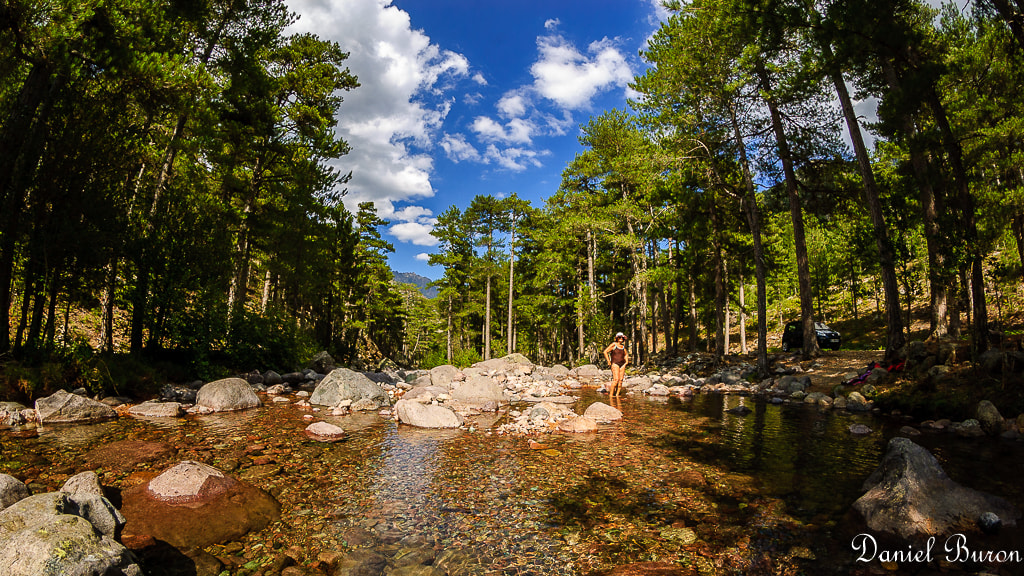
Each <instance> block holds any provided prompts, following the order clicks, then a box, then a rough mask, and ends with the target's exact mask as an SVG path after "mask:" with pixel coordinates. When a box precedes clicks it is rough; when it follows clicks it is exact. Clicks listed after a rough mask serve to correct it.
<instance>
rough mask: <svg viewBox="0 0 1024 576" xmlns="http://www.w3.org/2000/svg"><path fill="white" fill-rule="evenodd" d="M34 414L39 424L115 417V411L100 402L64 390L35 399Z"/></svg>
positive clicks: (90, 420)
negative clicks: (37, 417)
mask: <svg viewBox="0 0 1024 576" xmlns="http://www.w3.org/2000/svg"><path fill="white" fill-rule="evenodd" d="M36 414H38V416H39V423H40V424H60V423H69V422H92V421H95V420H109V419H111V418H117V412H115V411H114V409H113V408H111V407H110V406H107V405H106V404H104V403H102V402H97V401H95V400H90V399H89V398H85V397H83V396H79V395H77V394H71V393H70V392H67V391H65V390H58V391H56V392H54V394H53V395H52V396H48V397H46V398H40V399H39V400H36Z"/></svg>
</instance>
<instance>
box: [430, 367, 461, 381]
mask: <svg viewBox="0 0 1024 576" xmlns="http://www.w3.org/2000/svg"><path fill="white" fill-rule="evenodd" d="M460 377H464V376H463V375H461V373H460V372H459V369H458V368H456V367H455V366H452V365H451V364H444V365H442V366H435V367H433V368H431V369H430V383H431V384H432V385H434V386H451V383H452V382H455V381H456V380H459V379H460Z"/></svg>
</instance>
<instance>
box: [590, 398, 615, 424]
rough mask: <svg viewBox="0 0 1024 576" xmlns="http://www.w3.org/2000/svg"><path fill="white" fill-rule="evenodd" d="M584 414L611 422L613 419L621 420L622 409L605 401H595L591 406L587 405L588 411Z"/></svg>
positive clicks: (599, 420)
mask: <svg viewBox="0 0 1024 576" xmlns="http://www.w3.org/2000/svg"><path fill="white" fill-rule="evenodd" d="M583 416H585V417H587V418H592V419H594V420H596V421H598V422H611V421H612V420H621V419H622V411H621V410H619V409H618V408H614V407H612V406H609V405H607V404H605V403H604V402H594V403H593V404H591V405H590V406H587V409H586V411H584V412H583Z"/></svg>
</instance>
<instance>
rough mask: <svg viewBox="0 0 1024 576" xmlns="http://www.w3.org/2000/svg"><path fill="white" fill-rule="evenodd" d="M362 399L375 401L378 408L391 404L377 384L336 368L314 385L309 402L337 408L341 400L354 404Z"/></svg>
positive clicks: (360, 375) (356, 374)
mask: <svg viewBox="0 0 1024 576" xmlns="http://www.w3.org/2000/svg"><path fill="white" fill-rule="evenodd" d="M364 398H365V399H368V400H373V401H375V402H376V403H377V405H378V406H388V405H390V404H391V400H390V398H388V394H387V392H385V391H384V389H383V388H381V387H380V385H379V384H376V383H374V382H373V381H371V380H370V379H369V378H367V377H366V376H365V375H364V374H360V373H359V372H353V371H352V370H349V369H348V368H338V369H336V370H332V371H331V373H330V374H328V375H327V377H326V378H324V379H323V380H321V381H320V383H319V384H317V385H316V389H315V390H313V395H312V396H310V397H309V402H310V404H319V405H321V406H337V405H338V403H340V402H341V401H342V400H351V401H352V402H353V403H355V402H357V401H359V400H362V399H364Z"/></svg>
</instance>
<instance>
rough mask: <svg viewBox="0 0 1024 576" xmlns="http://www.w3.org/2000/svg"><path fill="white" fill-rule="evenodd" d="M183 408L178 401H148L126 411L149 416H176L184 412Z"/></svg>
mask: <svg viewBox="0 0 1024 576" xmlns="http://www.w3.org/2000/svg"><path fill="white" fill-rule="evenodd" d="M184 412H185V410H184V409H183V408H182V407H181V404H180V403H178V402H156V401H149V402H143V403H142V404H139V405H136V406H132V407H131V408H129V409H128V413H129V414H131V415H132V416H144V417H150V418H177V417H178V416H181V415H182V414H184Z"/></svg>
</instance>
